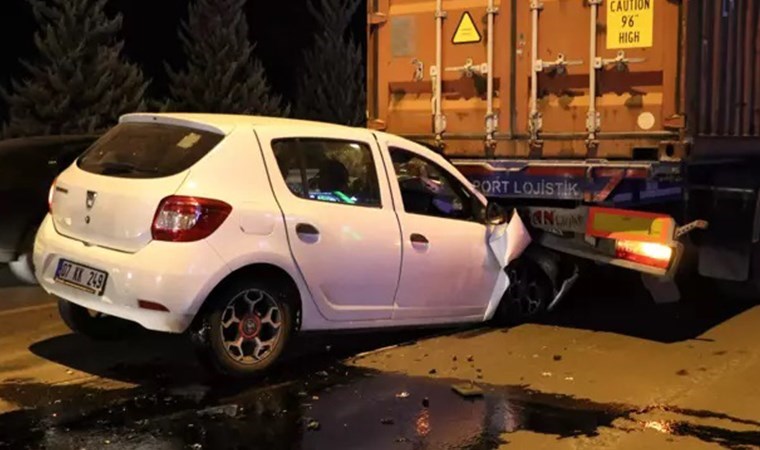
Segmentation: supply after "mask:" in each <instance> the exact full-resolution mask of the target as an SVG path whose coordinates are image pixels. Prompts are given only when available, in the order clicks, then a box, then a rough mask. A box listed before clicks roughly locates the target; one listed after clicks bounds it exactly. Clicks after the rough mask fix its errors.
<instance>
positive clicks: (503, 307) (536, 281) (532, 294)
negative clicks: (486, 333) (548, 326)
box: [494, 259, 553, 325]
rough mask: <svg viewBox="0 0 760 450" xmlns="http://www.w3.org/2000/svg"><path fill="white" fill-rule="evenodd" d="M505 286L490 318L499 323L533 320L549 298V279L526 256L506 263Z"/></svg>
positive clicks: (510, 323)
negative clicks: (506, 278)
mask: <svg viewBox="0 0 760 450" xmlns="http://www.w3.org/2000/svg"><path fill="white" fill-rule="evenodd" d="M506 270H507V276H508V277H509V287H508V288H507V291H506V292H505V293H504V296H503V297H502V299H501V302H500V303H499V307H498V309H497V310H496V314H495V316H494V320H495V321H496V323H498V324H500V325H517V324H521V323H526V322H535V321H537V320H539V319H541V318H542V317H543V316H544V314H546V308H547V307H548V306H549V303H551V301H552V294H553V288H552V284H551V280H550V279H549V277H548V276H547V275H546V273H544V271H543V270H541V268H540V267H539V266H538V264H536V263H534V262H533V261H531V260H528V259H519V260H517V261H515V262H514V263H513V264H511V265H510V266H509V267H507V269H506Z"/></svg>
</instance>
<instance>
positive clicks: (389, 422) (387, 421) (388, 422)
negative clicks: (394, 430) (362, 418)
mask: <svg viewBox="0 0 760 450" xmlns="http://www.w3.org/2000/svg"><path fill="white" fill-rule="evenodd" d="M380 423H382V424H383V425H393V424H394V423H396V421H395V420H393V418H391V417H384V418H382V419H380Z"/></svg>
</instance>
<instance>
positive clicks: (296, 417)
mask: <svg viewBox="0 0 760 450" xmlns="http://www.w3.org/2000/svg"><path fill="white" fill-rule="evenodd" d="M21 386H27V389H29V390H30V391H34V388H31V387H30V385H21ZM480 386H481V387H482V389H483V396H482V397H479V398H473V399H465V398H463V397H460V396H459V395H458V394H457V393H455V392H454V391H453V390H452V382H450V381H446V380H441V379H432V378H412V377H408V376H403V375H391V374H379V373H374V372H368V371H365V370H359V369H352V368H346V367H337V368H335V369H334V370H333V371H331V372H330V373H329V374H327V373H319V372H318V373H315V374H313V375H311V376H310V378H309V379H308V380H306V381H299V382H285V383H283V384H279V385H269V386H262V387H248V388H245V387H241V386H234V385H227V386H223V387H221V388H219V387H216V388H213V389H210V388H208V387H207V386H202V385H194V386H189V387H184V388H174V389H169V388H161V389H159V390H154V391H153V392H143V393H139V391H137V390H135V391H121V392H120V391H116V392H111V393H108V394H104V393H102V392H101V391H96V390H93V391H92V392H80V393H78V396H79V398H84V399H90V400H80V401H78V402H76V403H75V404H74V405H66V404H61V405H50V406H49V407H44V408H43V407H41V408H36V409H31V410H22V411H16V412H13V413H8V414H5V415H0V447H3V446H7V447H8V448H104V447H106V446H107V448H114V449H119V448H141V449H180V448H191V449H201V448H213V449H223V448H253V449H259V448H261V449H291V448H300V449H322V448H362V449H388V448H399V449H423V448H430V449H437V448H449V449H473V450H475V449H477V450H479V449H492V448H497V447H498V446H499V445H501V444H504V443H506V442H505V441H504V440H503V437H504V436H506V440H507V441H508V439H509V433H512V432H516V431H519V430H528V431H532V432H535V433H540V434H545V435H553V436H556V437H558V438H568V437H575V436H595V435H597V434H598V433H599V431H600V429H601V428H604V427H615V426H616V423H615V422H616V421H617V420H618V419H627V420H623V422H624V423H625V424H626V425H627V426H630V424H631V423H634V424H638V422H636V419H635V418H634V417H633V416H635V415H637V414H640V413H642V411H638V410H636V409H634V408H632V407H627V406H625V405H610V404H599V403H594V402H590V401H586V400H579V399H575V398H573V397H569V396H563V395H552V394H545V393H540V392H536V391H532V390H530V389H527V388H525V387H519V386H517V387H493V386H487V385H480ZM8 388H9V385H4V386H2V388H0V397H3V390H2V389H8ZM39 388H40V389H44V387H42V386H40V387H39ZM46 388H47V389H51V387H46ZM67 389H82V390H86V389H87V388H85V387H75V386H68V387H67ZM407 394H408V395H407ZM118 398H121V399H124V398H126V399H128V400H126V401H119V400H116V399H118ZM104 400H113V402H110V401H104ZM88 401H91V403H90V404H89V405H88V404H87V403H88ZM104 404H106V405H108V406H105V407H104V406H102V405H104ZM98 405H100V406H98ZM56 406H59V408H58V409H56ZM53 411H57V412H53ZM678 413H679V414H689V412H688V411H686V412H684V411H678ZM692 413H693V414H689V415H691V416H693V417H707V416H710V413H706V412H692ZM700 414H701V416H700ZM713 417H715V418H719V419H723V420H725V419H729V420H730V418H727V417H726V416H720V417H719V415H713ZM753 424H754V423H753ZM667 426H668V427H669V428H664V429H660V430H657V431H660V432H667V433H670V434H673V435H683V436H693V437H696V438H699V439H701V440H703V441H706V442H713V443H717V444H720V445H723V446H725V447H727V448H732V449H743V448H751V446H752V445H753V444H755V445H757V444H760V436H759V435H758V433H742V432H733V431H728V430H721V429H718V428H710V427H699V426H696V425H690V424H685V423H668V424H667ZM644 428H645V426H643V424H642V425H641V426H640V427H639V428H638V429H641V430H643V429H644ZM649 428H651V427H649Z"/></svg>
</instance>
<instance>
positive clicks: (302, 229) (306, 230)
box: [296, 223, 319, 235]
mask: <svg viewBox="0 0 760 450" xmlns="http://www.w3.org/2000/svg"><path fill="white" fill-rule="evenodd" d="M296 233H298V234H311V235H319V230H317V228H316V227H315V226H314V225H311V224H308V223H299V224H298V225H296Z"/></svg>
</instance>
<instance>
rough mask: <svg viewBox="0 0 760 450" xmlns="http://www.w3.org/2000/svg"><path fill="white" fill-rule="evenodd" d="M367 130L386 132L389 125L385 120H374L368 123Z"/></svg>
mask: <svg viewBox="0 0 760 450" xmlns="http://www.w3.org/2000/svg"><path fill="white" fill-rule="evenodd" d="M367 128H369V129H370V130H377V131H385V130H386V129H387V128H388V124H387V123H385V121H384V120H380V119H372V120H370V121H368V122H367Z"/></svg>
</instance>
